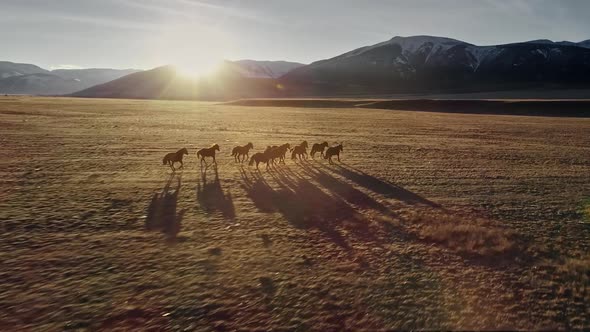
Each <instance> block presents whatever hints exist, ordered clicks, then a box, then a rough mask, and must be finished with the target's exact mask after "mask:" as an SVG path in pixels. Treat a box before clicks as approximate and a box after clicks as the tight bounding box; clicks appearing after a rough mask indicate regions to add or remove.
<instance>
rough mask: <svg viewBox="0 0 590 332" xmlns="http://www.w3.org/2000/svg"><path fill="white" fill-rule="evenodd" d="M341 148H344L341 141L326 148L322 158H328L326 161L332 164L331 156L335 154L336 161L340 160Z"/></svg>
mask: <svg viewBox="0 0 590 332" xmlns="http://www.w3.org/2000/svg"><path fill="white" fill-rule="evenodd" d="M342 150H344V149H343V148H342V143H340V144H338V145H336V146H333V147H330V148H328V150H326V154H325V155H324V159H328V162H330V164H333V163H334V162H333V161H332V157H333V156H336V157H338V161H340V152H342Z"/></svg>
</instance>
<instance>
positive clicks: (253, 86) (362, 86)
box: [0, 36, 590, 100]
mask: <svg viewBox="0 0 590 332" xmlns="http://www.w3.org/2000/svg"><path fill="white" fill-rule="evenodd" d="M5 64H6V63H2V62H0V77H2V79H0V92H1V93H7V92H6V91H7V90H6V86H9V87H12V89H13V90H11V91H25V90H26V91H49V89H48V88H45V90H43V87H47V86H51V87H53V86H59V84H62V85H64V86H63V87H59V89H58V88H55V89H53V90H52V91H58V90H59V91H67V92H62V93H61V94H72V95H73V96H80V97H110V98H164V99H213V100H216V99H236V98H251V97H295V96H313V95H333V96H339V95H355V94H356V95H360V94H371V95H378V94H389V93H445V92H477V91H496V90H510V89H521V88H525V89H526V88H539V87H540V88H545V87H550V88H563V87H568V88H571V87H575V88H587V87H590V40H585V41H582V42H577V43H576V42H569V41H562V42H553V41H550V40H544V39H541V40H532V41H527V42H521V43H511V44H502V45H493V46H477V45H473V44H470V43H467V42H463V41H460V40H456V39H451V38H445V37H434V36H412V37H399V36H396V37H393V38H391V39H390V40H387V41H384V42H381V43H378V44H375V45H369V46H364V47H360V48H357V49H354V50H351V51H349V52H346V53H344V54H341V55H338V56H335V57H333V58H330V59H326V60H320V61H316V62H313V63H311V64H309V65H303V64H299V63H292V62H285V61H255V60H240V61H225V62H224V63H223V65H222V66H221V67H220V68H219V70H217V71H216V73H215V74H213V75H211V76H209V77H205V78H201V79H198V80H197V79H193V80H191V79H188V78H186V77H182V75H179V74H177V72H176V71H175V70H174V68H173V67H171V66H163V67H158V68H155V69H152V70H148V71H140V72H137V71H134V72H131V73H128V75H125V76H123V75H120V74H123V72H122V71H116V70H111V72H106V70H104V69H103V70H94V72H93V70H92V69H85V70H79V71H75V70H60V71H51V72H49V71H44V70H43V69H41V68H39V67H37V66H33V65H25V64H13V65H14V66H6V65H5ZM39 70H40V71H39ZM117 75H120V76H119V77H115V76H117ZM111 79H112V80H111ZM72 81H74V82H77V83H72ZM78 81H79V82H78ZM19 82H21V83H20V84H21V85H19ZM64 82H66V83H67V84H71V85H67V84H65V83H64ZM82 83H84V84H86V85H85V86H84V87H83V88H80V89H77V90H80V91H77V90H75V87H80V86H81V85H82ZM76 84H77V85H76ZM94 84H96V85H94ZM19 89H20V90H19ZM74 91H76V92H74ZM8 93H11V92H10V91H9V92H8ZM12 93H15V92H12ZM29 93H32V92H29ZM35 93H39V92H35ZM45 93H48V92H45ZM48 94H60V93H57V92H53V93H48Z"/></svg>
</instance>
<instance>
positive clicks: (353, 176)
mask: <svg viewBox="0 0 590 332" xmlns="http://www.w3.org/2000/svg"><path fill="white" fill-rule="evenodd" d="M317 165H319V167H322V168H325V169H328V170H330V171H332V172H334V173H336V174H339V175H341V176H343V177H345V178H347V179H348V180H350V181H352V182H354V183H356V184H357V185H359V186H361V187H364V188H367V189H369V190H371V191H373V192H375V193H377V194H380V195H383V196H384V197H386V198H393V199H397V200H399V201H402V202H404V203H407V204H410V205H414V204H422V205H426V206H430V207H434V208H441V206H440V205H439V204H437V203H435V202H433V201H430V200H428V199H426V198H424V197H422V196H420V195H418V194H416V193H413V192H411V191H409V190H406V189H404V188H402V187H399V186H397V185H395V184H393V183H391V182H388V181H384V180H381V179H378V178H376V177H374V176H371V175H369V174H367V173H365V172H363V171H360V170H358V169H355V168H353V167H351V166H348V165H345V164H334V165H333V166H332V167H329V166H326V165H323V164H321V163H317Z"/></svg>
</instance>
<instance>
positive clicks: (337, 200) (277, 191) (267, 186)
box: [241, 167, 384, 250]
mask: <svg viewBox="0 0 590 332" xmlns="http://www.w3.org/2000/svg"><path fill="white" fill-rule="evenodd" d="M265 174H267V177H268V178H269V180H272V184H271V183H269V181H267V179H265V178H264V177H263V176H262V173H260V172H249V174H248V172H247V171H246V170H244V169H241V176H242V180H243V187H244V189H245V190H246V192H247V195H248V196H249V197H250V198H251V199H252V201H253V202H254V205H255V206H256V207H257V208H258V209H260V210H261V211H263V212H280V213H281V214H282V215H283V216H284V217H285V219H286V220H287V221H288V222H289V223H290V224H291V225H293V226H294V227H296V228H300V229H317V230H319V231H321V232H322V233H323V234H325V235H326V236H327V237H328V238H329V239H330V240H331V241H332V242H334V243H335V244H337V245H339V246H340V247H342V248H344V249H347V250H350V245H349V244H348V241H347V239H346V238H345V237H344V236H343V235H342V234H341V232H343V231H345V232H346V233H348V234H349V235H351V236H352V237H354V238H355V239H359V240H362V241H369V242H375V243H380V242H383V237H382V236H381V235H382V234H381V233H380V232H376V231H375V230H374V229H373V228H372V227H371V225H370V222H369V221H368V220H366V219H365V218H364V217H363V215H362V214H361V213H359V211H357V209H355V208H354V207H352V206H351V205H349V204H348V203H347V201H346V200H345V199H343V198H342V197H340V196H339V195H333V194H332V193H331V192H326V191H324V190H322V189H321V187H320V186H318V185H316V184H315V183H313V182H311V181H309V180H307V179H306V178H305V177H303V176H302V175H300V174H299V173H295V172H293V171H292V170H290V169H289V168H286V167H284V168H278V169H277V170H276V172H268V173H265ZM363 199H364V198H363ZM365 202H366V201H365ZM375 203H376V202H375ZM367 204H370V205H373V204H374V203H367ZM383 208H384V207H383Z"/></svg>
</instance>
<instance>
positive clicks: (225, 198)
mask: <svg viewBox="0 0 590 332" xmlns="http://www.w3.org/2000/svg"><path fill="white" fill-rule="evenodd" d="M209 168H213V170H212V171H213V181H209V182H207V171H208V170H209ZM196 190H197V201H198V202H199V205H200V206H201V208H202V209H203V210H204V211H205V212H206V213H213V212H215V211H218V212H220V213H221V215H222V216H223V217H224V218H225V219H228V220H233V219H234V218H235V217H236V211H235V208H234V203H233V199H232V196H231V193H230V192H229V190H228V191H227V194H225V193H224V192H223V188H221V182H220V181H219V173H218V172H217V165H215V164H213V166H201V179H200V181H199V183H198V184H197V189H196Z"/></svg>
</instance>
